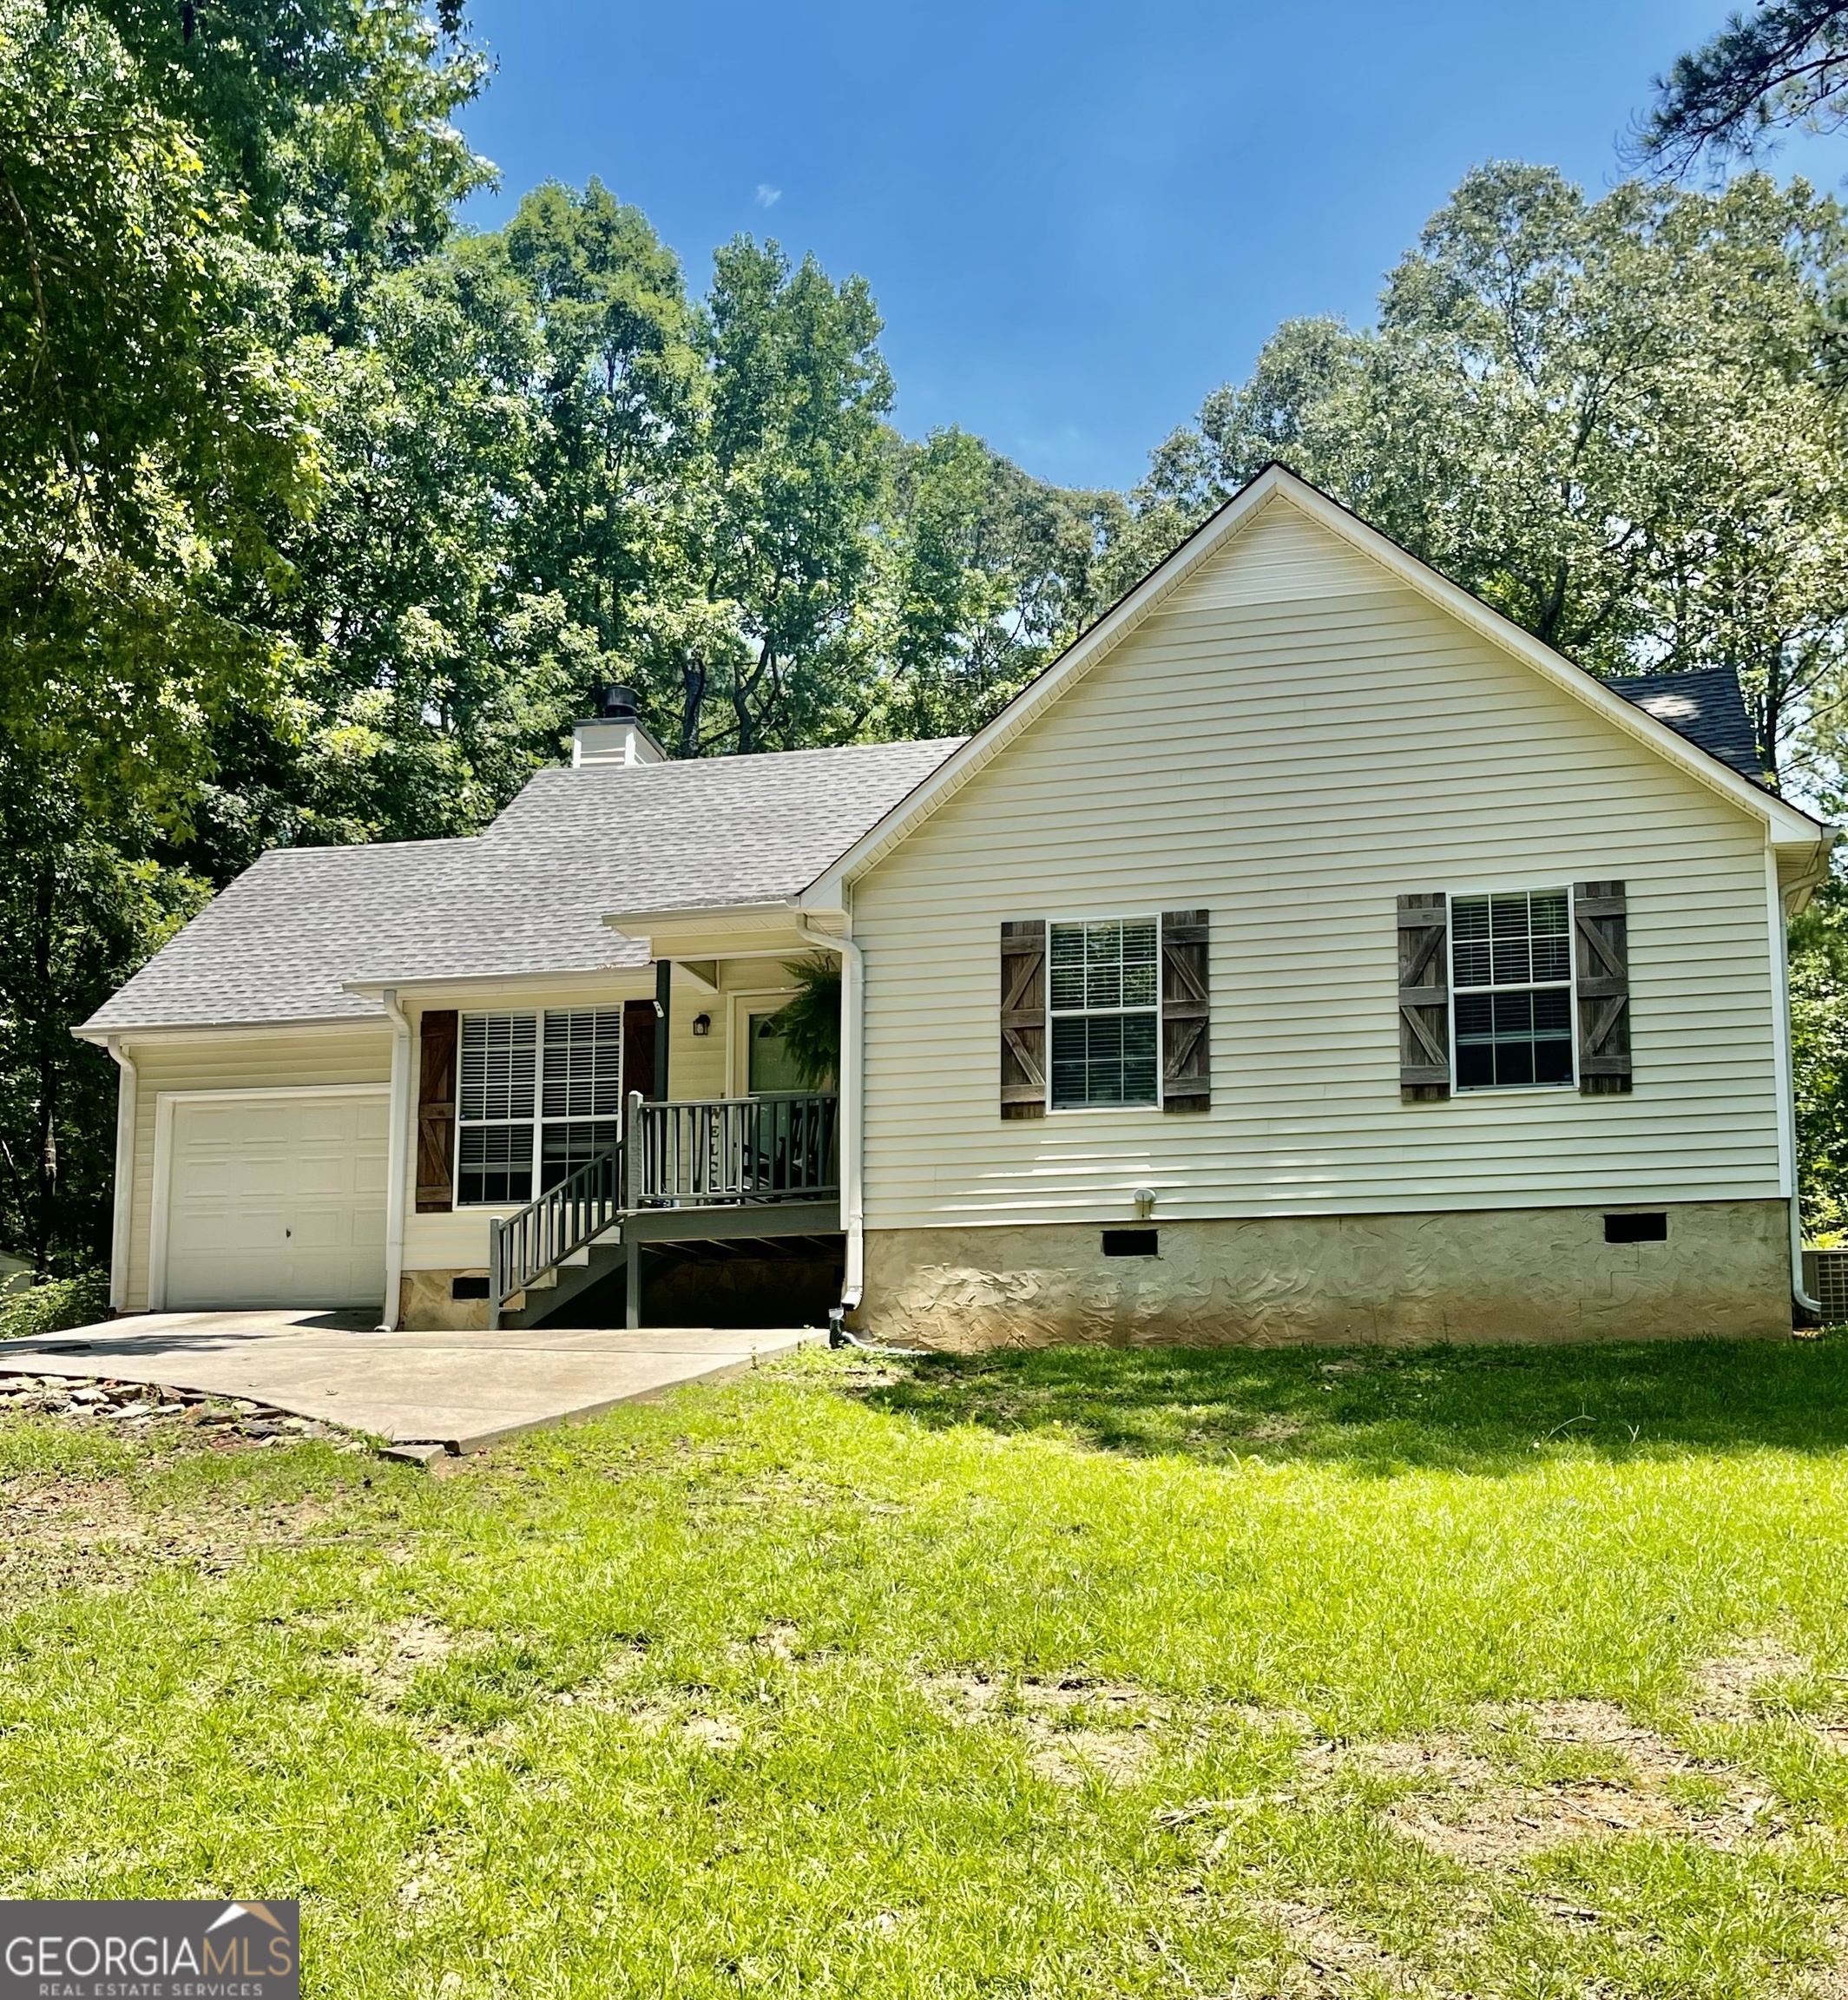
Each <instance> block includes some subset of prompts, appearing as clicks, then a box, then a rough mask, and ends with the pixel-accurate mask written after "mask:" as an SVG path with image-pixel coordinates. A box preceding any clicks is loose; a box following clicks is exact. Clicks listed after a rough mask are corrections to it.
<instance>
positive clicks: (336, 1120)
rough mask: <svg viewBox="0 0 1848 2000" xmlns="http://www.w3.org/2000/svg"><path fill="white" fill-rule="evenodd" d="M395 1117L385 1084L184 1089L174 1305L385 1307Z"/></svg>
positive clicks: (173, 1218) (171, 1183)
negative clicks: (295, 1091) (356, 1089)
mask: <svg viewBox="0 0 1848 2000" xmlns="http://www.w3.org/2000/svg"><path fill="white" fill-rule="evenodd" d="M385 1118H386V1106H385V1095H384V1093H383V1092H380V1093H378V1094H377V1095H365V1096H361V1095H336V1094H332V1093H328V1094H326V1095H321V1094H319V1093H317V1094H312V1095H302V1096H299V1097H297V1096H275V1097H266V1096H260V1095H253V1096H249V1097H242V1096H240V1097H220V1098H209V1097H208V1098H202V1099H196V1100H192V1101H188V1100H187V1099H184V1098H181V1099H177V1100H175V1101H174V1104H173V1121H172V1126H171V1128H170V1140H169V1146H170V1150H169V1152H168V1179H167V1287H166V1292H167V1298H166V1303H167V1307H168V1311H169V1312H177V1311H180V1310H182V1309H184V1308H187V1307H193V1308H198V1309H202V1310H210V1309H212V1308H214V1307H220V1306H368V1307H371V1308H373V1309H376V1308H378V1306H380V1305H381V1304H382V1303H383V1301H384V1299H385Z"/></svg>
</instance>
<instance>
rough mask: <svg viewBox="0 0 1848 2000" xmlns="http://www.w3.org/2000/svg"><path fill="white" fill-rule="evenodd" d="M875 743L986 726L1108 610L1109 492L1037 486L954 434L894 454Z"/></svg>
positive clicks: (1116, 503)
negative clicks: (881, 696) (882, 688)
mask: <svg viewBox="0 0 1848 2000" xmlns="http://www.w3.org/2000/svg"><path fill="white" fill-rule="evenodd" d="M892 477H893V501H892V505H891V523H892V524H891V530H890V542H889V553H888V559H887V563H886V568H885V591H886V594H887V602H886V605H885V608H884V612H883V625H884V634H883V638H882V648H883V651H884V655H885V681H886V692H885V700H884V704H883V707H882V709H881V712H880V722H881V733H882V734H888V733H889V734H891V735H894V736H923V737H929V736H947V735H954V734H963V733H964V732H967V731H969V730H971V729H975V728H979V727H981V725H982V724H983V723H984V722H986V721H987V720H989V719H990V716H992V715H993V714H996V712H997V711H998V710H999V709H1000V708H1001V707H1003V705H1004V704H1005V703H1006V702H1007V701H1009V699H1010V698H1011V697H1012V696H1013V695H1015V694H1017V693H1018V692H1019V691H1020V689H1021V688H1022V687H1024V686H1025V685H1026V683H1027V682H1028V681H1030V680H1031V679H1032V678H1033V676H1034V675H1035V674H1037V673H1038V672H1039V671H1040V669H1041V668H1042V667H1044V666H1045V665H1047V664H1048V662H1049V661H1050V660H1051V659H1052V657H1053V656H1054V655H1055V654H1056V653H1057V652H1058V651H1059V649H1060V648H1061V647H1062V646H1063V645H1064V644H1065V642H1066V641H1068V640H1069V638H1070V637H1071V636H1072V635H1073V634H1074V633H1075V632H1076V631H1077V630H1078V628H1080V627H1081V626H1082V624H1084V623H1085V622H1088V620H1089V619H1090V618H1091V617H1093V616H1095V614H1096V612H1097V611H1098V610H1099V609H1102V603H1101V602H1100V597H1099V592H1100V589H1101V588H1102V567H1103V557H1104V555H1105V552H1106V550H1108V548H1109V547H1110V545H1111V543H1113V541H1115V539H1116V538H1117V537H1118V536H1121V533H1122V532H1123V530H1124V527H1125V525H1126V523H1127V520H1128V510H1127V509H1126V508H1125V506H1124V504H1123V503H1122V500H1121V497H1119V496H1118V495H1116V494H1114V493H1075V492H1066V491H1062V490H1060V489H1058V488H1056V487H1051V486H1046V485H1042V484H1041V483H1040V482H1039V481H1037V480H1035V479H1030V478H1029V477H1027V475H1026V474H1025V473H1023V471H1022V470H1020V468H1019V467H1018V466H1016V465H1013V464H1009V462H1008V461H1007V460H1006V459H1005V458H1003V457H1001V456H1000V455H999V454H998V453H997V452H995V451H990V449H989V447H988V446H987V445H986V444H983V442H982V440H981V439H980V438H973V437H970V435H969V433H968V432H966V431H957V430H948V431H936V432H934V433H933V434H932V435H931V437H930V438H927V439H926V440H925V441H924V444H921V445H916V444H899V445H897V446H895V447H894V450H893V466H892Z"/></svg>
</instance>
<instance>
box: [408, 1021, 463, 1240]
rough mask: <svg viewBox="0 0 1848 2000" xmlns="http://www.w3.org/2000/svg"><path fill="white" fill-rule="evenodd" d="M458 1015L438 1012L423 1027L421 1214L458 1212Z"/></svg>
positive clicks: (420, 1025)
mask: <svg viewBox="0 0 1848 2000" xmlns="http://www.w3.org/2000/svg"><path fill="white" fill-rule="evenodd" d="M456 1027H457V1022H456V1010H455V1009H454V1008H453V1007H443V1008H433V1009H431V1010H430V1011H429V1012H428V1013H426V1014H425V1015H424V1018H423V1019H422V1021H420V1022H419V1023H418V1180H417V1189H418V1214H419V1215H434V1214H441V1213H442V1212H443V1211H444V1209H448V1208H452V1207H454V1206H455V1192H456V1191H455V1181H454V1174H453V1170H452V1168H451V1166H450V1161H452V1160H453V1159H454V1157H455V1152H456Z"/></svg>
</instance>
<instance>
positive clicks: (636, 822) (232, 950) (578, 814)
mask: <svg viewBox="0 0 1848 2000" xmlns="http://www.w3.org/2000/svg"><path fill="white" fill-rule="evenodd" d="M960 740H961V739H960V738H957V737H949V738H945V739H942V740H937V741H934V742H918V743H875V744H860V745H854V746H851V747H847V748H845V749H838V750H797V751H782V752H770V753H762V754H759V755H755V756H748V757H713V758H702V759H699V760H688V761H687V762H685V763H679V762H668V763H664V764H643V765H621V764H608V765H598V764H586V765H581V766H577V767H576V768H575V769H569V770H559V769H550V770H544V771H540V772H537V773H535V774H534V776H533V777H532V778H531V779H530V780H529V781H528V783H527V785H526V787H525V789H524V790H523V791H522V792H521V793H520V794H519V796H518V797H517V798H516V799H515V800H514V801H513V803H512V804H511V805H510V806H508V807H507V809H506V811H505V812H503V813H502V814H501V816H500V817H499V819H497V820H495V822H494V823H493V825H492V826H490V827H489V828H488V829H487V830H486V831H485V832H483V833H481V834H479V835H477V836H476V837H475V838H473V839H462V840H411V841H398V842H391V843H379V844H378V845H371V846H363V847H296V848H277V849H273V851H272V852H269V853H267V854H265V855H263V856H262V857H261V858H260V859H259V860H257V861H256V862H255V863H254V864H253V865H252V866H251V867H250V868H248V869H247V870H246V871H245V872H244V873H243V874H242V875H240V876H239V877H238V878H237V880H236V881H234V882H233V883H232V884H231V885H230V886H229V887H228V888H227V889H226V890H224V891H222V893H220V895H219V896H217V897H215V898H214V899H213V901H212V902H211V903H210V904H209V905H207V907H206V909H205V910H204V911H201V914H200V915H199V916H197V917H195V918H194V919H193V921H192V922H191V923H190V924H187V926H186V928H185V929H184V930H183V931H181V932H180V933H179V935H178V936H177V937H174V938H173V939H172V940H171V941H170V942H169V943H168V944H166V945H165V946H164V947H163V948H162V949H161V951H158V952H156V953H155V956H154V957H152V958H151V959H150V960H149V961H148V964H146V965H144V966H143V967H142V968H141V970H140V971H139V972H137V973H136V974H135V977H133V978H132V979H130V980H129V981H128V984H126V985H125V986H123V987H122V989H121V990H119V991H118V992H117V993H115V995H114V996H113V997H111V998H110V999H109V1000H108V1001H106V1002H105V1003H103V1005H102V1007H101V1008H99V1009H98V1010H97V1011H96V1012H95V1014H94V1015H92V1016H91V1017H90V1018H89V1021H87V1022H86V1023H84V1025H83V1027H82V1030H80V1032H81V1033H82V1034H84V1035H86V1036H101V1035H107V1034H113V1033H120V1032H122V1031H124V1030H132V1029H143V1028H174V1027H202V1026H235V1025H238V1024H240V1023H247V1024H250V1025H253V1026H260V1025H266V1024H273V1023H283V1022H309V1021H325V1022H338V1021H344V1020H362V1019H365V1020H376V1019H379V1018H382V1016H383V1009H382V1007H381V1005H380V1003H379V1002H378V1000H377V999H374V998H372V997H369V996H366V995H363V994H358V993H351V992H348V991H346V990H345V988H346V987H347V986H348V985H349V984H360V985H397V984H404V985H410V984H417V983H419V982H425V981H444V980H458V981H461V980H474V979H484V978H497V977H516V976H523V975H530V974H549V973H556V974H565V975H569V974H573V973H582V972H599V971H604V970H612V969H618V968H622V967H629V966H633V967H637V968H640V967H641V966H644V965H646V964H648V948H647V946H646V944H638V943H636V942H635V941H634V940H632V939H630V938H628V937H623V936H622V935H621V933H620V932H619V931H614V930H612V929H610V928H609V927H608V925H607V924H604V923H603V922H602V918H603V917H604V915H605V914H606V913H607V912H612V911H613V912H616V913H619V914H620V913H621V911H625V910H641V909H658V908H662V907H668V906H674V905H686V904H695V905H703V906H707V907H711V908H717V909H722V908H725V907H727V905H740V904H751V903H761V902H766V901H771V900H773V899H776V898H794V897H795V896H796V895H797V894H798V892H799V891H800V890H801V889H802V888H803V887H804V885H806V884H807V883H809V882H811V881H812V880H813V879H814V878H815V876H816V875H817V874H819V872H821V871H822V870H823V869H825V867H826V866H827V865H828V863H829V862H830V861H832V859H833V858H834V857H835V856H836V855H837V854H839V852H841V851H842V849H843V848H845V847H846V846H847V845H850V844H851V843H852V840H853V839H854V838H855V837H856V836H857V835H858V834H859V833H862V832H865V829H866V828H867V827H868V826H871V825H872V824H873V823H874V822H875V821H876V820H877V819H879V818H880V816H881V815H882V814H883V813H885V812H886V811H888V810H889V809H890V808H891V806H893V805H895V804H897V802H898V800H899V799H902V798H903V797H904V795H905V794H906V793H908V792H910V791H911V789H912V788H913V787H914V786H916V785H917V783H918V781H919V780H921V779H923V778H924V777H925V776H927V775H928V774H929V773H931V771H933V770H934V769H935V768H936V767H937V765H939V764H940V763H942V762H943V760H944V758H945V757H946V756H948V755H949V753H950V751H951V750H953V749H954V748H955V747H956V746H957V743H958V742H959V741H960Z"/></svg>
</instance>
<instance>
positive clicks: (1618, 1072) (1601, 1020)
mask: <svg viewBox="0 0 1848 2000" xmlns="http://www.w3.org/2000/svg"><path fill="white" fill-rule="evenodd" d="M1572 930H1573V935H1574V937H1575V939H1576V941H1577V943H1576V948H1577V951H1578V991H1579V1019H1578V1031H1579V1089H1580V1090H1581V1092H1582V1093H1583V1095H1586V1096H1587V1097H1615V1096H1621V1095H1623V1093H1624V1092H1626V1091H1627V1090H1628V1089H1629V1088H1630V1080H1631V1070H1630V916H1629V904H1628V899H1627V898H1626V897H1625V895H1624V892H1623V885H1622V883H1621V882H1579V883H1575V885H1573V890H1572Z"/></svg>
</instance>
